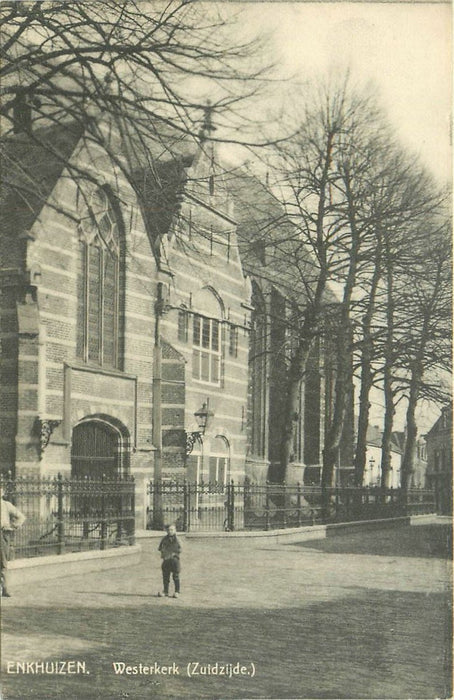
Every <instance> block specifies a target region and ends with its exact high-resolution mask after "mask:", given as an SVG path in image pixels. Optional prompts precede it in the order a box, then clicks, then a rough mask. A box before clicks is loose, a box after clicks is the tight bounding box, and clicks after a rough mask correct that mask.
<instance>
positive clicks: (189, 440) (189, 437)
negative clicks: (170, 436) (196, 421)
mask: <svg viewBox="0 0 454 700" xmlns="http://www.w3.org/2000/svg"><path fill="white" fill-rule="evenodd" d="M201 437H202V433H201V432H200V431H199V430H195V431H193V432H192V433H188V432H187V433H186V456H188V455H190V454H191V452H192V450H193V449H194V445H195V443H196V442H197V440H200V439H201Z"/></svg>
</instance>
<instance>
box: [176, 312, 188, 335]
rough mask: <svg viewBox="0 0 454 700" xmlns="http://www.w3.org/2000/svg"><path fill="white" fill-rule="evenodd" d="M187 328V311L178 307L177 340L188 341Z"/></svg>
mask: <svg viewBox="0 0 454 700" xmlns="http://www.w3.org/2000/svg"><path fill="white" fill-rule="evenodd" d="M188 328H189V318H188V312H187V311H185V310H184V309H180V311H179V312H178V340H179V341H180V342H181V343H187V341H188Z"/></svg>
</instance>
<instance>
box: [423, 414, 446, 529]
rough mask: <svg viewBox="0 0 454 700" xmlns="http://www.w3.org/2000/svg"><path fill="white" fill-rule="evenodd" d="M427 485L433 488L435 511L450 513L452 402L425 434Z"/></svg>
mask: <svg viewBox="0 0 454 700" xmlns="http://www.w3.org/2000/svg"><path fill="white" fill-rule="evenodd" d="M426 442H427V486H428V487H429V488H433V489H435V494H436V503H437V511H438V512H439V513H442V514H444V515H451V514H452V488H453V482H452V404H451V405H449V406H444V407H443V408H442V410H441V416H440V417H439V418H438V420H437V421H436V422H435V423H434V425H433V426H432V427H431V429H430V430H429V432H428V433H427V435H426Z"/></svg>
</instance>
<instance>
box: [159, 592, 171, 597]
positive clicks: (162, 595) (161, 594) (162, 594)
mask: <svg viewBox="0 0 454 700" xmlns="http://www.w3.org/2000/svg"><path fill="white" fill-rule="evenodd" d="M168 597H169V594H168V593H161V591H159V593H158V598H168Z"/></svg>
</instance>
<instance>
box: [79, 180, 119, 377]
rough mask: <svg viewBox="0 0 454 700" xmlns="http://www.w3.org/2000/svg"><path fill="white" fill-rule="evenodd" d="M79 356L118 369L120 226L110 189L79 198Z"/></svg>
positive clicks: (93, 191) (81, 195) (94, 191)
mask: <svg viewBox="0 0 454 700" xmlns="http://www.w3.org/2000/svg"><path fill="white" fill-rule="evenodd" d="M80 210H81V220H80V227H79V269H78V276H77V286H78V290H77V291H78V319H77V322H78V323H77V346H76V353H77V357H79V358H80V359H82V360H83V361H84V362H89V363H93V364H96V365H101V366H105V367H110V368H118V367H119V355H120V353H119V337H120V257H121V239H120V221H119V216H118V215H117V213H116V211H115V208H114V206H113V202H112V198H111V196H110V194H109V193H108V192H107V191H106V190H105V189H101V188H100V189H96V190H92V191H91V192H90V193H89V194H88V195H87V194H86V193H83V194H80Z"/></svg>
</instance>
